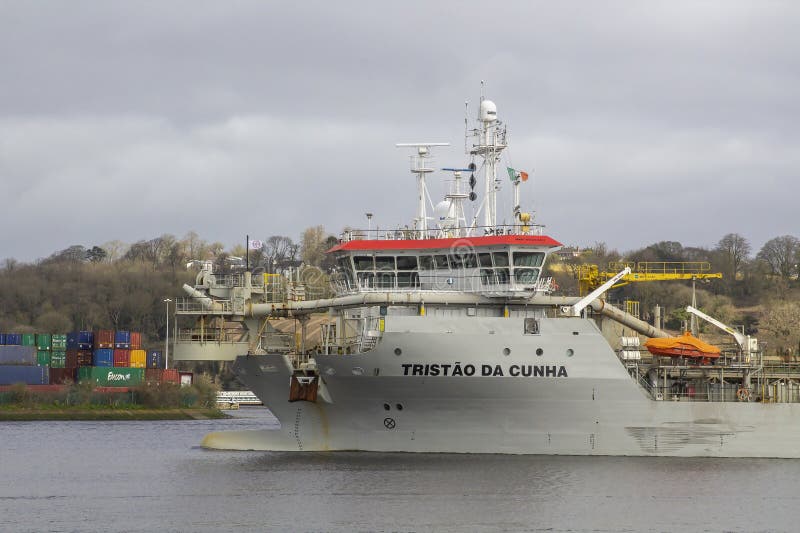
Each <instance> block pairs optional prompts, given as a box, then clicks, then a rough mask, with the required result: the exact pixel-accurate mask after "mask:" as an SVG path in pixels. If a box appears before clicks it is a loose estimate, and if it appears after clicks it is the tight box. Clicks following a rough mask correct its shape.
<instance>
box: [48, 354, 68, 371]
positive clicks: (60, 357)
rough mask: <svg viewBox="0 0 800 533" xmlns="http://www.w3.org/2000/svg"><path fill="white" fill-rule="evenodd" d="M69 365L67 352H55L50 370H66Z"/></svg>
mask: <svg viewBox="0 0 800 533" xmlns="http://www.w3.org/2000/svg"><path fill="white" fill-rule="evenodd" d="M66 364H67V352H65V351H63V350H53V352H52V355H51V356H50V368H64V365H66Z"/></svg>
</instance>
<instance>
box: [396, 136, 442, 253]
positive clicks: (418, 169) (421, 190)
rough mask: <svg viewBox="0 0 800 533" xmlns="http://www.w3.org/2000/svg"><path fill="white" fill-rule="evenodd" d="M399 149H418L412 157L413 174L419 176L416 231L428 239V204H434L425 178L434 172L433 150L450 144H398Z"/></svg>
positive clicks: (415, 220)
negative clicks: (429, 195)
mask: <svg viewBox="0 0 800 533" xmlns="http://www.w3.org/2000/svg"><path fill="white" fill-rule="evenodd" d="M395 146H397V147H398V148H409V147H411V148H416V149H417V154H416V155H412V156H411V172H412V173H413V174H416V175H417V216H416V218H415V219H414V225H415V226H416V230H417V231H419V233H420V237H421V238H423V239H424V238H426V237H428V236H429V235H428V214H427V206H426V203H432V202H431V201H430V198H429V197H428V189H427V186H426V184H425V178H426V176H427V175H428V174H430V173H431V172H433V170H434V169H433V164H432V161H431V148H432V147H434V146H450V143H397V144H395Z"/></svg>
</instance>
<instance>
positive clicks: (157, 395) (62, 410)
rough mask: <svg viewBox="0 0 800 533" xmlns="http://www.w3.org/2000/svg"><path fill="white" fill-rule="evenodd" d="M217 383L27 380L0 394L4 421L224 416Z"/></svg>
mask: <svg viewBox="0 0 800 533" xmlns="http://www.w3.org/2000/svg"><path fill="white" fill-rule="evenodd" d="M217 390H218V388H217V386H216V385H214V383H212V381H211V379H210V378H209V377H208V376H205V375H200V376H195V382H194V383H193V384H192V385H190V386H181V385H178V384H175V383H148V384H143V385H139V386H137V387H133V388H130V389H129V391H128V392H98V391H96V390H95V386H94V385H93V384H91V383H71V384H67V386H66V387H64V388H63V389H62V390H60V391H32V390H31V389H29V388H28V387H26V386H25V385H23V384H18V385H14V386H13V387H12V388H11V390H9V391H7V392H3V393H0V420H175V419H196V418H224V417H226V415H225V414H223V413H222V412H221V411H220V410H219V409H217Z"/></svg>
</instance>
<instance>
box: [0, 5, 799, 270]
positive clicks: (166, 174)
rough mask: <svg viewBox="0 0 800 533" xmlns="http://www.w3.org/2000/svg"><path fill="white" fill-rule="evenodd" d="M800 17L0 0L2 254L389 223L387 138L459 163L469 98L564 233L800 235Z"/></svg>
mask: <svg viewBox="0 0 800 533" xmlns="http://www.w3.org/2000/svg"><path fill="white" fill-rule="evenodd" d="M798 22H800V8H798V7H797V6H796V5H795V4H794V3H779V2H770V3H762V2H703V3H695V2H690V3H681V2H604V3H587V2H565V3H558V5H556V4H553V3H548V2H532V3H504V4H495V5H492V6H491V8H490V9H487V8H486V4H485V3H477V2H474V3H472V2H436V3H430V2H403V3H402V4H385V3H369V2H363V3H346V4H344V3H334V2H308V3H301V4H298V5H294V6H293V5H290V4H288V3H287V4H284V3H277V2H268V3H263V2H226V3H217V2H188V1H186V2H169V3H165V2H136V3H106V2H69V3H63V2H36V3H33V2H21V1H20V2H5V3H4V4H3V5H2V6H0V64H3V65H4V68H3V71H2V74H0V180H1V181H0V182H1V183H2V186H3V190H4V191H5V194H6V195H7V196H8V197H9V198H13V202H12V203H11V204H10V205H9V206H8V208H7V209H4V210H3V211H2V213H0V223H2V224H3V226H4V227H15V228H19V229H18V230H17V231H14V232H8V231H6V232H4V235H3V237H0V246H2V248H1V249H2V250H3V252H2V253H1V254H0V256H9V257H16V258H19V259H24V260H30V259H34V258H36V257H40V256H44V255H47V254H49V253H50V252H52V251H54V250H56V249H58V248H60V247H65V246H67V245H69V244H73V243H82V244H95V243H100V242H105V241H107V240H110V239H114V238H119V239H122V240H126V241H134V240H137V239H140V238H149V237H152V236H155V235H159V234H161V233H173V234H177V235H182V234H184V233H185V232H186V231H188V230H190V229H194V230H197V231H198V233H200V234H201V235H202V236H203V237H205V238H208V239H214V240H220V241H223V242H226V243H231V244H232V243H235V242H239V240H240V238H241V234H244V233H250V234H251V235H252V234H255V233H258V232H261V233H263V235H262V236H267V235H269V234H274V233H284V234H289V235H292V236H295V237H297V236H299V234H300V232H301V231H302V229H303V228H304V227H306V226H309V225H316V224H320V223H321V224H324V225H325V226H326V228H327V229H328V230H329V231H332V232H337V231H338V230H339V229H341V227H342V226H344V225H360V224H363V218H364V217H363V212H364V211H366V210H369V211H373V212H375V213H376V222H377V223H379V224H381V225H382V226H383V227H394V226H397V225H403V224H405V223H407V222H408V221H409V219H410V218H411V217H412V216H413V210H414V206H413V203H414V200H413V198H414V192H413V191H414V182H413V178H412V176H411V175H410V173H409V172H408V169H407V155H408V154H407V153H405V152H404V151H401V150H398V149H396V148H394V143H395V142H400V141H414V140H421V139H425V140H429V141H450V142H451V143H452V144H453V146H452V147H450V148H448V149H443V150H441V151H439V153H438V162H439V163H441V164H442V165H445V164H447V165H450V164H460V163H463V162H465V157H464V155H463V137H462V135H463V110H464V107H463V106H464V104H463V102H464V100H465V99H468V100H470V101H471V102H472V109H473V111H474V102H475V101H476V100H477V96H478V91H479V85H478V82H479V80H481V79H485V80H486V81H487V89H486V91H487V96H489V97H490V98H492V99H494V100H495V101H496V102H497V104H498V107H499V113H500V115H501V118H502V119H504V120H506V121H507V123H508V125H509V129H510V133H511V138H512V143H513V144H512V147H511V149H510V153H509V156H510V158H511V161H513V164H514V166H516V167H519V168H530V169H535V173H534V175H533V179H532V181H531V182H530V183H529V184H526V187H527V188H526V190H525V191H524V192H523V197H524V198H528V200H527V202H528V204H527V205H528V206H530V207H533V208H535V210H536V211H537V212H538V220H539V221H540V222H542V223H545V224H547V226H548V231H549V232H550V233H552V234H553V236H554V237H556V238H558V239H560V240H562V241H564V242H567V243H577V244H588V243H592V242H594V241H607V242H608V243H609V244H610V245H611V246H613V247H617V248H620V249H622V250H626V249H631V248H636V247H639V246H642V245H646V244H649V243H651V242H655V241H658V240H663V239H671V240H680V241H682V242H683V243H684V244H685V245H706V246H708V245H713V244H714V243H715V242H716V241H717V240H718V239H719V238H720V237H721V236H722V235H724V234H725V233H728V232H731V231H735V232H740V233H742V234H744V235H745V236H747V237H748V238H750V239H751V240H752V241H753V242H754V247H755V248H758V247H760V245H761V244H762V243H763V242H764V241H766V240H768V239H769V238H771V237H774V236H776V235H782V234H787V233H788V234H797V232H798V229H797V228H798V224H797V223H796V222H795V221H794V220H793V218H792V216H793V213H794V211H795V208H794V205H793V204H794V200H793V198H794V197H796V196H798V185H797V184H796V181H797V179H796V176H797V168H798V156H797V155H796V149H795V146H796V144H797V141H798V131H797V127H796V125H795V120H796V119H795V117H797V116H800V109H798V100H797V98H796V96H795V95H796V94H797V93H798V92H800V83H799V81H798V76H800V74H798V73H800V69H798V65H797V59H796V50H797V49H798V45H800V42H799V41H800V37H799V36H798V32H797V31H796V28H797V26H798ZM443 179H444V176H436V177H434V178H433V179H432V180H431V182H432V183H431V188H432V189H434V190H441V189H442V185H441V182H442V180H443ZM506 192H508V191H506ZM119 199H124V206H125V209H123V210H120V209H119V208H118V207H117V206H118V204H116V203H115V202H118V201H119ZM505 202H506V203H508V201H507V200H505ZM501 204H502V202H501ZM22 220H24V221H25V223H24V224H21V223H20V221H22Z"/></svg>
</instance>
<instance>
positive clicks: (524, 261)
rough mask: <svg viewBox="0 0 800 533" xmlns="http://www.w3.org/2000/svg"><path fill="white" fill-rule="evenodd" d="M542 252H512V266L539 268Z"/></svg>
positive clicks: (542, 257) (542, 260) (542, 258)
mask: <svg viewBox="0 0 800 533" xmlns="http://www.w3.org/2000/svg"><path fill="white" fill-rule="evenodd" d="M543 262H544V252H514V266H525V267H540V266H542V263H543Z"/></svg>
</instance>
